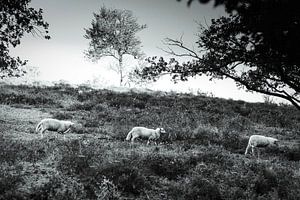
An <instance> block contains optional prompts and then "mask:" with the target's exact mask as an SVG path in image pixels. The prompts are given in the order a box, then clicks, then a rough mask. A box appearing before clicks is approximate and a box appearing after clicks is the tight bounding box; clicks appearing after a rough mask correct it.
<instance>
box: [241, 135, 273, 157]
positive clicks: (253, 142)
mask: <svg viewBox="0 0 300 200" xmlns="http://www.w3.org/2000/svg"><path fill="white" fill-rule="evenodd" d="M267 146H278V139H276V138H272V137H266V136H262V135H251V136H250V138H249V141H248V146H247V148H246V151H245V155H247V154H248V152H249V149H250V147H251V150H252V155H254V149H256V148H260V147H267ZM258 158H259V151H258Z"/></svg>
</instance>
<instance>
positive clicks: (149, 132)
mask: <svg viewBox="0 0 300 200" xmlns="http://www.w3.org/2000/svg"><path fill="white" fill-rule="evenodd" d="M161 133H166V131H165V130H164V129H163V128H157V129H155V130H154V129H149V128H145V127H134V128H133V129H132V130H131V131H130V132H129V133H128V135H127V137H126V140H130V139H131V142H132V143H133V142H134V139H136V138H138V137H142V138H148V142H147V145H148V144H149V143H150V141H151V140H157V139H158V138H159V137H160V134H161ZM155 144H156V141H155Z"/></svg>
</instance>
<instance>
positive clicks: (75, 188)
mask: <svg viewBox="0 0 300 200" xmlns="http://www.w3.org/2000/svg"><path fill="white" fill-rule="evenodd" d="M29 199H33V200H40V199H55V200H56V199H57V200H65V199H66V200H67V199H69V200H77V199H78V200H81V199H86V194H85V191H84V187H83V185H82V183H80V182H79V180H78V179H76V178H74V177H70V176H65V175H62V174H56V175H53V176H52V177H51V178H50V180H49V182H47V183H46V184H44V185H42V186H41V187H38V188H35V189H34V191H33V192H32V193H31V194H30V195H29Z"/></svg>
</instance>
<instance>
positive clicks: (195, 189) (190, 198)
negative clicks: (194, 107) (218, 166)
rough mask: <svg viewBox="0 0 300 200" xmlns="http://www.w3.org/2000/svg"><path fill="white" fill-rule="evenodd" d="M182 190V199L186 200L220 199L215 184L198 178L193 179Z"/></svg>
mask: <svg viewBox="0 0 300 200" xmlns="http://www.w3.org/2000/svg"><path fill="white" fill-rule="evenodd" d="M184 188H185V189H184V199H187V200H198V199H210V200H221V199H222V198H221V194H220V192H219V189H218V186H217V184H216V183H214V182H213V181H211V180H208V179H204V178H202V177H200V176H197V177H193V178H192V180H190V182H189V184H187V185H186V186H185V187H184Z"/></svg>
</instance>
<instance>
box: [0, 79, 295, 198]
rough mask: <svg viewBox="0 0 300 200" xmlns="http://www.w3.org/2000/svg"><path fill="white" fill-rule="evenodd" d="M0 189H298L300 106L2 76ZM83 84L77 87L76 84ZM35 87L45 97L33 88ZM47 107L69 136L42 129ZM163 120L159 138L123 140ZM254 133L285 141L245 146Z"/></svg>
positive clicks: (225, 194) (215, 193)
mask: <svg viewBox="0 0 300 200" xmlns="http://www.w3.org/2000/svg"><path fill="white" fill-rule="evenodd" d="M0 87H1V88H0V89H1V90H0V96H1V97H5V98H1V101H0V103H1V104H0V113H1V115H0V122H1V123H0V130H2V131H1V133H0V141H1V142H0V149H1V151H0V152H1V153H0V163H1V164H0V199H299V198H300V187H299V185H300V172H299V167H300V161H299V160H300V156H299V155H300V146H299V139H300V138H299V130H300V129H299V128H300V115H299V111H297V110H296V109H295V108H293V107H291V106H286V105H282V106H278V105H274V104H262V103H247V102H243V101H233V100H225V99H220V98H212V97H207V96H203V95H202V96H193V95H190V94H181V95H178V94H174V93H170V94H167V95H161V94H159V93H153V94H143V93H141V94H138V93H135V92H127V93H117V92H113V91H108V90H93V89H91V88H72V87H71V86H69V85H64V84H57V85H55V86H53V87H30V86H11V85H1V86H0ZM79 90H80V91H79ZM36 97H38V98H36ZM45 117H54V118H58V119H63V120H72V121H74V122H76V124H77V126H76V127H75V128H74V129H73V130H72V132H71V133H69V134H67V135H66V140H63V136H61V135H57V134H56V133H52V132H46V134H45V137H44V138H40V136H39V135H37V134H35V132H34V130H35V126H36V124H37V123H38V122H39V121H40V120H41V119H43V118H45ZM136 125H140V126H146V127H149V128H156V127H164V128H165V129H166V131H167V134H165V135H162V137H161V139H160V143H159V144H158V145H154V144H153V145H148V146H147V145H146V141H143V140H139V141H138V142H137V143H135V144H133V145H131V144H130V143H128V142H126V141H124V138H125V137H126V135H127V133H128V132H129V130H131V128H132V127H133V126H136ZM252 134H262V135H268V136H273V137H276V138H279V139H280V140H283V141H285V143H284V146H280V148H268V149H265V150H263V151H262V156H261V157H262V159H261V160H257V159H256V158H253V157H251V156H247V157H245V156H244V155H243V153H244V150H245V148H246V145H247V141H248V137H249V136H250V135H252Z"/></svg>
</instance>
